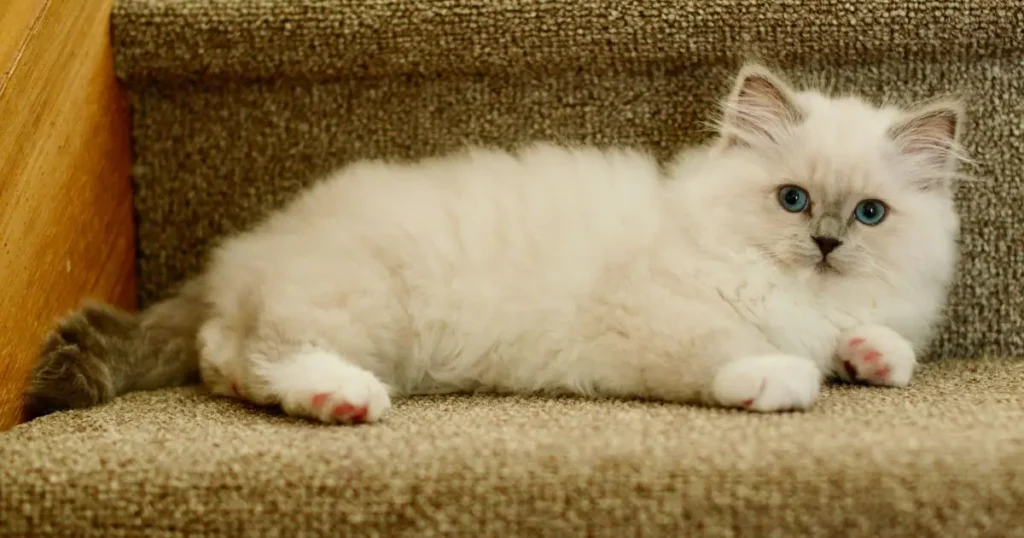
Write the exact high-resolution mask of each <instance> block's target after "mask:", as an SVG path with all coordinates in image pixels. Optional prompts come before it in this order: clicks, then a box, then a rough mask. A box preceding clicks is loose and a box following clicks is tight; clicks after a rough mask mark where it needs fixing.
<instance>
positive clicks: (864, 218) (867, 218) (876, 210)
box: [853, 200, 885, 226]
mask: <svg viewBox="0 0 1024 538" xmlns="http://www.w3.org/2000/svg"><path fill="white" fill-rule="evenodd" d="M853 217H854V218H855V219H857V220H859V221H860V222H861V223H863V224H866V225H868V226H875V225H877V224H878V223H880V222H882V221H883V220H885V204H883V203H882V202H879V201H878V200H863V201H862V202H861V203H859V204H857V208H856V209H854V210H853Z"/></svg>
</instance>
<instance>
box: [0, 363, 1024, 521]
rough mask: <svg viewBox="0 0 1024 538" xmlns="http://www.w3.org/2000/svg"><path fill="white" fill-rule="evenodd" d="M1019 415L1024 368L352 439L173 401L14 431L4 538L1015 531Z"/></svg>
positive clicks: (926, 373)
mask: <svg viewBox="0 0 1024 538" xmlns="http://www.w3.org/2000/svg"><path fill="white" fill-rule="evenodd" d="M1022 424H1024V362H1021V361H1020V360H1019V359H1018V360H983V361H979V360H975V361H958V360H951V361H942V362H938V363H932V364H929V365H927V366H926V367H925V368H924V369H923V370H922V371H921V373H920V375H919V377H918V378H917V380H916V382H915V383H914V384H913V386H912V387H910V388H908V389H898V390H897V389H879V388H868V387H850V386H835V387H830V388H829V389H828V391H827V393H826V395H825V396H824V398H823V399H822V400H821V401H820V402H819V404H818V405H817V406H816V407H815V408H814V409H812V410H811V411H808V412H804V413H791V414H775V415H756V414H748V413H742V412H732V411H724V410H714V409H700V408H695V407H687V406H677V405H670V404H660V403H643V402H626V401H586V400H580V399H571V398H562V399H545V398H531V397H498V396H439V397H426V398H414V399H411V400H407V401H400V402H398V403H397V405H396V407H395V408H394V409H393V411H392V414H391V416H390V417H389V419H388V420H387V421H386V422H384V423H381V424H378V425H373V426H360V427H344V426H321V425H314V424H311V423H307V422H305V421H301V420H295V419H290V418H287V417H283V416H281V415H278V414H274V413H270V412H267V411H262V410H258V409H253V408H248V407H245V406H243V405H240V404H238V403H235V402H233V401H229V400H227V399H216V398H213V397H209V396H207V395H206V394H205V393H204V392H202V391H201V390H200V389H198V388H182V389H172V390H163V391H157V392H149V393H136V394H131V395H128V396H126V397H123V398H121V399H119V400H117V401H115V402H113V403H112V404H109V405H106V406H103V407H99V408H94V409H90V410H85V411H75V412H67V413H62V414H57V415H51V416H49V417H44V418H42V419H39V420H37V421H34V422H31V423H28V424H25V425H21V426H18V427H16V428H15V429H13V430H12V431H10V432H8V433H5V434H2V435H0V461H2V462H3V466H2V467H0V534H4V535H19V533H23V532H26V531H27V529H30V528H37V530H38V531H39V532H53V533H56V534H57V535H75V536H92V535H96V536H104V535H105V534H103V533H104V532H107V533H109V532H113V531H114V530H116V531H117V532H119V533H122V534H123V533H125V532H131V531H133V530H135V531H138V530H141V529H143V528H144V527H145V526H146V525H150V526H155V527H152V528H150V529H149V530H150V531H155V529H160V530H163V531H164V532H165V533H166V534H175V533H179V534H181V535H189V534H192V535H194V534H195V533H200V532H202V533H224V534H233V535H238V533H240V532H242V531H243V530H244V531H246V532H249V533H252V534H263V535H266V534H269V533H271V532H272V531H278V532H283V533H284V535H296V534H297V533H301V532H314V531H324V532H326V531H330V532H331V533H332V534H333V535H340V536H345V535H369V534H371V533H380V534H381V535H395V534H396V533H400V532H409V533H412V534H413V535H418V536H423V535H429V534H431V532H433V533H437V534H440V533H442V532H445V531H446V530H447V532H448V533H454V532H456V531H468V530H473V531H474V532H476V533H477V534H480V535H514V534H530V535H537V534H538V533H541V532H542V531H548V532H549V534H550V532H552V531H557V532H558V533H560V535H569V534H580V533H583V532H590V533H591V534H592V535H601V534H611V535H615V533H616V529H618V530H621V529H622V528H624V527H623V525H625V526H631V525H632V526H634V527H633V528H635V529H637V533H638V534H640V533H642V532H648V533H658V532H669V531H679V530H680V529H689V530H691V531H692V530H694V529H698V528H706V529H715V530H716V531H721V530H723V529H724V530H728V529H733V530H735V531H738V532H741V533H754V534H751V535H767V534H770V533H772V532H775V535H787V536H798V535H822V536H823V535H847V536H876V535H878V534H879V533H881V534H885V535H892V536H896V535H900V536H931V535H939V534H942V535H946V536H966V535H969V534H970V535H988V536H997V535H999V536H1010V535H1012V534H1013V533H1014V532H1017V533H1019V532H1020V530H1021V529H1020V527H1019V526H1016V527H1015V526H1014V517H1016V516H1014V513H1015V512H1014V510H1016V509H1019V506H1020V503H1021V502H1022V501H1024V427H1022ZM33 525H35V526H37V527H32V526H33ZM758 530H759V531H760V533H755V531H758ZM413 531H416V532H413ZM665 535H679V534H665Z"/></svg>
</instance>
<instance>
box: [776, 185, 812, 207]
mask: <svg viewBox="0 0 1024 538" xmlns="http://www.w3.org/2000/svg"><path fill="white" fill-rule="evenodd" d="M808 201H809V197H808V196H807V191H805V190H803V189H801V188H800V187H794V186H792V185H789V186H786V187H782V188H781V189H779V205H781V206H782V209H785V210H786V211H789V212H790V213H800V212H801V211H804V210H806V209H807V203H808Z"/></svg>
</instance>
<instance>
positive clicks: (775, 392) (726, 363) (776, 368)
mask: <svg viewBox="0 0 1024 538" xmlns="http://www.w3.org/2000/svg"><path fill="white" fill-rule="evenodd" d="M658 344H659V345H658V346H657V348H655V349H656V350H657V351H655V352H654V353H653V354H652V355H651V359H650V360H644V361H643V362H642V363H640V364H636V365H635V366H639V367H640V370H641V371H643V379H642V384H643V389H644V392H645V393H646V394H647V395H649V396H652V397H655V398H658V399H664V400H668V401H678V402H690V403H697V402H700V403H703V404H706V405H712V406H718V407H731V408H739V409H748V410H751V411H760V412H772V411H786V410H796V409H806V408H808V407H810V406H811V405H812V404H813V403H814V402H815V400H817V397H818V394H819V392H820V391H821V383H822V380H823V377H824V375H823V373H822V371H821V369H820V367H819V366H818V365H817V364H816V363H815V362H814V361H813V360H811V359H809V358H805V357H799V356H795V355H789V354H785V353H782V352H780V351H779V349H778V348H776V347H775V346H773V345H772V344H771V343H769V342H768V341H767V340H766V339H765V338H764V336H763V335H762V334H761V333H760V332H759V331H756V330H735V329H728V330H721V331H706V332H704V333H703V334H701V335H700V336H699V337H698V338H693V339H690V340H688V341H686V342H684V343H681V345H680V344H676V345H672V344H671V343H670V341H668V340H666V341H664V342H659V343H658ZM680 349H684V350H686V352H685V355H683V356H680V355H679V350H680ZM659 356H664V357H668V358H669V359H668V360H662V359H658V358H656V357H659ZM615 379H622V380H627V379H629V375H628V372H626V371H622V372H619V373H618V375H617V376H615ZM611 381H613V380H612V379H609V380H607V381H606V383H608V385H609V386H610V385H611Z"/></svg>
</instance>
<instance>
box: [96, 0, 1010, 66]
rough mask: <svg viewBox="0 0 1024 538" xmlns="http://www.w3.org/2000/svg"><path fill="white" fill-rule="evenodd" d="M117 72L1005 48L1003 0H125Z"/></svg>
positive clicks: (118, 21)
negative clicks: (426, 0)
mask: <svg viewBox="0 0 1024 538" xmlns="http://www.w3.org/2000/svg"><path fill="white" fill-rule="evenodd" d="M113 31H114V38H115V49H116V50H117V66H118V72H119V74H120V76H122V77H123V78H125V79H129V80H137V79H154V78H176V77H187V78H195V77H214V78H216V77H227V78H235V79H265V78H276V77H301V78H313V79H324V78H332V77H352V76H370V77H374V76H393V75H402V74H421V75H438V74H463V75H466V74H505V75H509V74H516V73H524V72H529V73H531V74H538V73H552V72H565V71H572V70H579V69H584V70H602V69H615V70H630V69H645V70H650V69H651V68H652V67H653V66H658V67H661V68H664V69H683V68H686V67H689V66H693V65H699V64H706V63H715V62H719V63H720V62H735V61H738V60H739V59H740V58H742V57H746V56H748V55H750V54H758V55H762V56H765V57H767V58H768V59H770V60H771V61H774V62H782V63H792V62H797V61H799V62H805V63H814V62H829V63H833V64H834V63H835V62H836V60H837V59H840V60H842V61H848V62H857V63H865V62H874V61H879V60H883V59H891V58H903V59H942V60H949V59H950V58H981V57H1006V56H1008V55H1012V54H1017V53H1020V52H1021V51H1022V50H1024V4H1022V3H1020V2H1006V1H1003V0H926V1H915V2H906V1H892V0H866V1H858V2H853V1H838V0H835V1H830V2H822V1H820V0H787V1H780V2H761V1H759V0H588V1H586V2H579V1H576V0H554V1H550V0H520V1H517V2H508V1H506V0H485V1H467V0H445V1H440V2H434V1H431V2H408V1H406V0H326V1H325V0H287V1H281V0H121V1H119V2H117V4H116V6H115V9H114V14H113Z"/></svg>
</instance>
